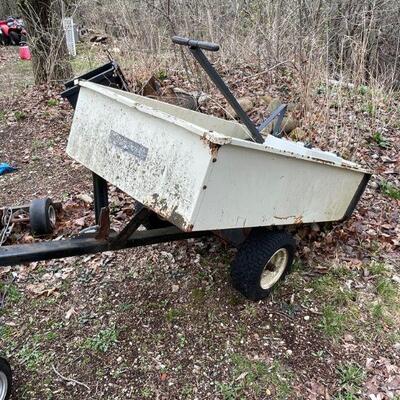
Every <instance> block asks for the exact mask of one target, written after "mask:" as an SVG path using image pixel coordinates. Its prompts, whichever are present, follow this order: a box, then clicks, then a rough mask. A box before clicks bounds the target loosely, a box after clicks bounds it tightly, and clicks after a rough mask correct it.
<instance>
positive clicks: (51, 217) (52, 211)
mask: <svg viewBox="0 0 400 400" xmlns="http://www.w3.org/2000/svg"><path fill="white" fill-rule="evenodd" d="M49 220H50V224H51V226H52V227H53V228H54V227H55V226H56V210H55V209H54V207H53V206H49ZM0 400H1V397H0Z"/></svg>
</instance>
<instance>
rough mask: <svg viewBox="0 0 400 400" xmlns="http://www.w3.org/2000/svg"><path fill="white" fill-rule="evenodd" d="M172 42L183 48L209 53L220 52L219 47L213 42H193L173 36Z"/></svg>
mask: <svg viewBox="0 0 400 400" xmlns="http://www.w3.org/2000/svg"><path fill="white" fill-rule="evenodd" d="M172 42H173V43H175V44H179V45H181V46H189V47H190V48H191V49H203V50H209V51H218V50H219V45H218V44H215V43H211V42H203V41H201V40H193V39H188V38H184V37H181V36H173V37H172Z"/></svg>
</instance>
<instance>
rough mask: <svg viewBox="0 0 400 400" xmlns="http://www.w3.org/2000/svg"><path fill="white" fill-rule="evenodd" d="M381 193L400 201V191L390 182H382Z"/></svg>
mask: <svg viewBox="0 0 400 400" xmlns="http://www.w3.org/2000/svg"><path fill="white" fill-rule="evenodd" d="M380 188H381V192H382V193H383V194H384V195H385V196H387V197H390V198H392V199H395V200H400V189H399V188H398V187H396V186H394V185H392V184H391V183H390V182H387V181H382V182H381V184H380Z"/></svg>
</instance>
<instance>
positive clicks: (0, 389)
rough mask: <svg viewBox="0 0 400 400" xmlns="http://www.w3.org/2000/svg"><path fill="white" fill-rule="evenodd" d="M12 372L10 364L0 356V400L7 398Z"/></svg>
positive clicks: (8, 396) (9, 393) (9, 392)
mask: <svg viewBox="0 0 400 400" xmlns="http://www.w3.org/2000/svg"><path fill="white" fill-rule="evenodd" d="M11 383H12V373H11V368H10V364H9V363H8V362H7V360H6V359H4V358H2V357H0V400H7V399H9V398H10V395H11Z"/></svg>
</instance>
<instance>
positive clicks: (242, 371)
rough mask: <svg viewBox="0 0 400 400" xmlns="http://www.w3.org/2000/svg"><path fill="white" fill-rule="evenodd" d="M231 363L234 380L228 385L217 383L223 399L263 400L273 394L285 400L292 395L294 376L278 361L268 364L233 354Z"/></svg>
mask: <svg viewBox="0 0 400 400" xmlns="http://www.w3.org/2000/svg"><path fill="white" fill-rule="evenodd" d="M231 362H232V364H233V379H232V380H231V381H230V382H228V383H226V382H224V383H217V389H218V391H219V393H220V395H221V396H222V398H223V399H227V400H230V399H246V398H247V397H248V396H251V395H253V396H254V395H256V396H257V398H261V397H263V396H264V395H266V394H267V395H268V393H269V394H272V393H273V394H274V399H277V400H280V399H282V400H283V399H287V398H288V396H289V395H290V394H291V392H292V387H291V384H290V382H291V379H292V374H291V372H289V371H288V370H287V369H286V368H284V367H283V366H282V365H281V364H280V363H279V362H278V361H274V362H273V363H271V364H266V363H265V362H263V361H258V360H250V359H248V358H247V357H245V356H242V355H240V354H233V355H232V357H231ZM260 396H261V397H260Z"/></svg>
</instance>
